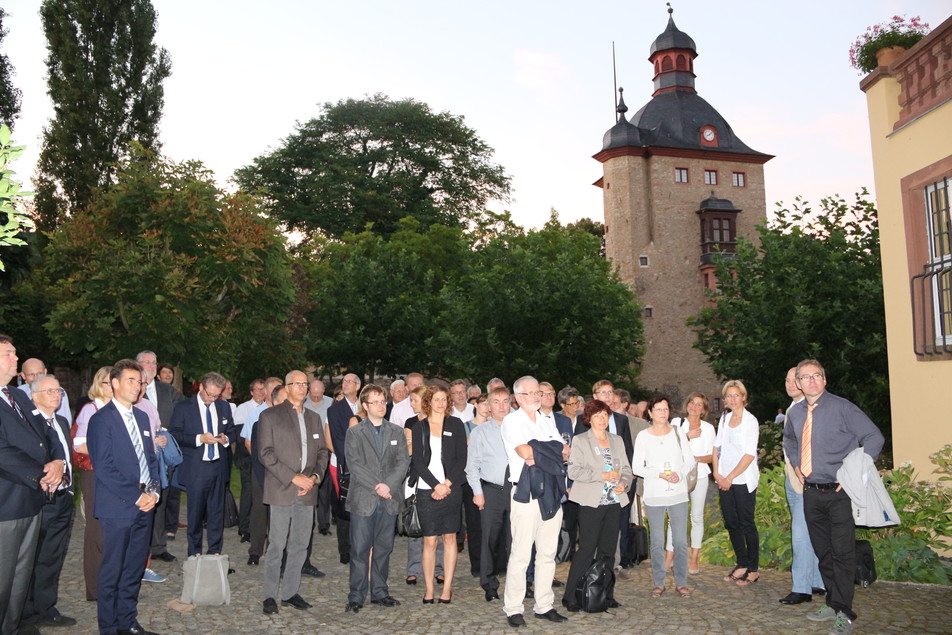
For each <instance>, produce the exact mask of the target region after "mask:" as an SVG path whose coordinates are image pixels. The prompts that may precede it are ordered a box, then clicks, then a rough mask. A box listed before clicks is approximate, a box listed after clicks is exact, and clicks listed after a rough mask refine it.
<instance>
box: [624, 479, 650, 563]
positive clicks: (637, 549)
mask: <svg viewBox="0 0 952 635" xmlns="http://www.w3.org/2000/svg"><path fill="white" fill-rule="evenodd" d="M634 505H635V508H636V510H637V514H638V522H637V523H629V524H628V545H629V547H628V548H629V553H631V561H632V563H633V564H641V563H642V562H644V561H645V560H647V559H648V558H649V556H650V555H651V554H650V552H649V549H648V528H647V527H645V525H644V520H642V518H641V496H637V495H636V496H635V503H634Z"/></svg>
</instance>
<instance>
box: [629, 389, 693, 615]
mask: <svg viewBox="0 0 952 635" xmlns="http://www.w3.org/2000/svg"><path fill="white" fill-rule="evenodd" d="M670 413H671V406H670V402H669V401H668V398H667V397H665V396H664V395H655V396H654V397H652V398H651V399H650V400H649V401H648V416H649V417H650V418H651V425H650V426H649V427H648V428H647V429H646V430H642V431H641V432H639V433H638V437H637V438H636V439H635V449H634V456H633V458H632V461H631V470H632V472H634V473H635V475H637V476H640V477H642V478H643V479H644V489H645V494H644V501H645V511H646V512H647V514H648V525H649V527H650V537H651V541H650V542H651V575H652V578H653V580H654V589H652V591H651V595H652V597H661V595H662V594H663V593H664V591H665V588H666V587H665V586H664V579H665V566H664V540H665V530H664V515H665V512H667V514H668V522H670V523H671V533H672V537H673V539H674V585H675V588H676V590H677V592H678V595H680V596H681V597H690V595H691V590H690V589H688V586H687V584H688V486H687V475H688V473H689V472H690V471H691V470H693V469H694V455H693V454H692V453H691V445H690V443H688V441H687V439H683V438H681V433H680V432H679V431H678V430H677V429H676V428H675V427H674V426H672V425H671V424H670V423H669V422H668V417H669V416H670Z"/></svg>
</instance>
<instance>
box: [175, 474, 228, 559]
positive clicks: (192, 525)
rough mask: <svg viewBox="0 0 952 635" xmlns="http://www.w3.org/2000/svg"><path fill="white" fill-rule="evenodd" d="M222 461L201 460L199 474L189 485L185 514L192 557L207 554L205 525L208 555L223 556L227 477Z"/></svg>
mask: <svg viewBox="0 0 952 635" xmlns="http://www.w3.org/2000/svg"><path fill="white" fill-rule="evenodd" d="M220 461H222V459H218V461H201V464H200V466H199V468H198V472H199V473H198V474H197V475H196V476H195V478H194V479H193V480H192V481H191V482H190V483H189V484H188V498H187V499H186V504H187V505H188V507H187V509H186V512H185V513H186V518H188V555H190V556H195V555H198V554H200V553H206V552H204V551H203V550H202V529H203V525H204V526H205V529H206V530H207V533H208V552H207V553H221V549H222V539H223V536H224V533H225V475H224V474H223V473H222V463H220ZM183 484H184V483H183Z"/></svg>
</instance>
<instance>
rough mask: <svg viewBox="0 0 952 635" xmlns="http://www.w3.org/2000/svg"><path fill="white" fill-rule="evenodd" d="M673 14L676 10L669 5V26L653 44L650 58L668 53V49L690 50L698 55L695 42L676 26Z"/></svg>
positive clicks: (649, 53)
mask: <svg viewBox="0 0 952 635" xmlns="http://www.w3.org/2000/svg"><path fill="white" fill-rule="evenodd" d="M672 13H674V9H672V8H671V5H670V4H669V5H668V26H667V28H665V30H664V32H663V33H662V34H661V35H659V36H658V37H656V38H655V41H654V42H652V43H651V50H650V51H649V52H648V55H649V56H650V55H654V54H655V53H657V52H658V51H666V50H668V49H690V50H692V51H694V52H695V53H697V47H696V46H695V44H694V40H692V39H691V36H689V35H688V34H687V33H685V32H684V31H682V30H681V29H679V28H678V27H677V26H676V25H675V24H674V16H672V15H671V14H672Z"/></svg>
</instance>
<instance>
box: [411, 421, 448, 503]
mask: <svg viewBox="0 0 952 635" xmlns="http://www.w3.org/2000/svg"><path fill="white" fill-rule="evenodd" d="M427 467H428V468H429V469H430V474H432V475H433V478H435V479H436V480H437V482H439V483H442V482H443V481H445V480H446V472H445V471H444V470H443V437H438V436H436V435H433V434H431V435H430V464H429V465H428V466H427ZM417 489H427V490H428V489H431V488H430V485H429V483H427V482H426V481H424V480H423V479H422V478H420V479H417Z"/></svg>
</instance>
